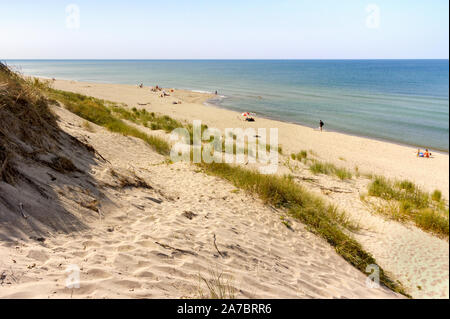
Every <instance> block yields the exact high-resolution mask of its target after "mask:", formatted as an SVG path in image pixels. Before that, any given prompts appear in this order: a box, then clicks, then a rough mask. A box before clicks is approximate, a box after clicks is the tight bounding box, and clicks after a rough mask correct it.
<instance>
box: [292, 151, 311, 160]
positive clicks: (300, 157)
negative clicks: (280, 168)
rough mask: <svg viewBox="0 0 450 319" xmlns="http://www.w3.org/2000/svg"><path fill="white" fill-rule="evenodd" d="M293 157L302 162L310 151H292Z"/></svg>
mask: <svg viewBox="0 0 450 319" xmlns="http://www.w3.org/2000/svg"><path fill="white" fill-rule="evenodd" d="M291 158H292V159H293V160H297V161H300V162H302V161H304V160H306V159H307V158H308V151H305V150H302V151H300V152H298V153H297V154H295V153H292V154H291Z"/></svg>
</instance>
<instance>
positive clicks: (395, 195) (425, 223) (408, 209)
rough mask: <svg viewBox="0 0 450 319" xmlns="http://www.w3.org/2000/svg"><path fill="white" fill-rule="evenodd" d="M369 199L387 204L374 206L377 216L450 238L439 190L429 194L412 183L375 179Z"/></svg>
mask: <svg viewBox="0 0 450 319" xmlns="http://www.w3.org/2000/svg"><path fill="white" fill-rule="evenodd" d="M368 195H370V196H374V197H378V198H381V199H383V200H385V202H384V203H382V204H381V205H374V207H375V208H376V209H375V210H376V211H377V212H378V213H381V214H383V215H386V216H389V217H390V218H392V219H395V220H398V221H413V222H414V223H415V224H416V225H417V226H418V227H420V228H422V229H423V230H427V231H431V232H433V233H436V234H440V235H444V236H448V235H449V213H448V208H446V205H445V202H444V201H443V200H442V193H441V192H440V191H438V190H435V191H434V192H433V193H432V194H429V193H426V192H424V191H422V190H421V189H420V188H419V187H418V186H417V185H415V184H414V183H412V182H410V181H407V180H403V181H397V182H393V181H390V180H388V179H386V178H384V177H380V176H376V177H374V179H373V181H372V182H371V183H370V184H369V186H368Z"/></svg>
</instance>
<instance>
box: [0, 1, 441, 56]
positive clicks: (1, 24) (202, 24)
mask: <svg viewBox="0 0 450 319" xmlns="http://www.w3.org/2000/svg"><path fill="white" fill-rule="evenodd" d="M71 3H73V4H76V5H77V6H78V8H79V9H80V16H79V17H80V19H79V22H80V23H79V28H77V27H76V24H75V28H68V27H67V23H66V18H67V13H66V6H67V5H69V4H71ZM369 4H376V5H377V7H378V8H379V20H377V21H379V23H378V24H377V23H376V24H375V27H374V25H373V24H370V21H374V20H373V19H372V20H370V17H368V16H369V15H371V14H372V16H371V17H372V18H373V11H372V13H370V12H366V8H367V6H368V5H369ZM448 11H449V4H448V1H447V0H429V1H424V0H395V1H394V0H387V1H385V0H369V1H362V0H341V1H336V0H317V1H313V0H288V1H285V0H278V1H265V0H252V1H245V0H241V1H235V0H226V1H225V0H224V1H220V2H218V1H214V0H202V1H196V0H191V1H187V0H186V1H184V0H178V1H176V0H172V1H164V0H159V1H152V0H149V1H137V0H136V1H133V0H129V1H113V0H111V1H84V0H71V1H67V2H66V1H50V0H40V1H21V0H15V1H8V0H0V59H22V58H39V59H64V58H74V59H87V58H94V59H183V58H185V59H202V58H210V59H214V58H217V59H238V58H243V59H251V58H255V59H265V58H269V59H270V58H274V59H283V58H289V59H326V58H336V59H352V58H445V59H448V56H449V40H448V38H449V19H448ZM367 19H369V20H370V21H369V26H371V27H368V22H367ZM375 20H376V19H375ZM71 21H73V20H71ZM71 26H74V25H73V24H71Z"/></svg>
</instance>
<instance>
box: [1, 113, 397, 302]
mask: <svg viewBox="0 0 450 319" xmlns="http://www.w3.org/2000/svg"><path fill="white" fill-rule="evenodd" d="M56 112H57V114H58V116H59V117H60V125H61V127H62V128H63V130H64V131H66V132H68V133H69V134H72V135H73V136H75V137H77V138H78V139H83V138H85V139H86V141H87V142H89V144H90V145H92V146H93V147H94V148H95V149H96V150H97V151H98V152H99V154H101V156H103V157H104V158H105V159H106V161H100V160H98V161H97V163H96V164H95V165H91V166H90V167H91V169H90V171H89V172H90V175H91V176H92V178H94V179H95V180H96V181H97V182H98V183H99V184H101V185H103V187H102V191H103V194H104V195H105V196H104V198H100V203H99V214H98V216H97V217H96V218H95V219H90V220H89V228H90V229H89V230H82V231H78V232H73V233H70V234H48V236H46V237H45V238H46V239H45V241H44V242H36V241H33V240H31V241H22V240H19V241H17V242H5V241H4V242H2V244H1V246H0V256H1V258H0V271H1V273H2V280H1V284H0V297H3V298H5V297H8V298H20V297H22V298H23V297H26V298H30V297H31V298H36V297H40V298H80V297H88V298H91V297H92V298H104V297H106V298H116V297H124V298H127V297H130V298H140V297H142V298H157V297H177V298H178V297H195V296H198V294H199V289H200V290H203V291H204V286H202V285H201V284H199V275H200V276H204V277H205V278H208V277H209V273H210V271H211V270H214V271H218V272H224V273H225V274H227V275H229V276H230V277H232V278H233V279H232V280H231V281H230V283H231V285H232V286H233V287H235V288H236V290H237V293H236V295H237V297H248V298H318V297H321V298H332V297H338V298H398V297H400V296H398V295H396V294H394V293H392V292H391V291H388V290H386V289H383V288H379V289H371V288H367V287H366V277H365V275H364V274H362V273H360V272H359V271H357V270H356V269H354V268H353V267H351V266H350V265H349V264H348V263H347V262H345V261H344V260H343V259H342V258H341V257H340V256H338V255H337V254H336V253H335V252H334V250H333V249H332V248H331V247H330V246H329V245H328V244H327V243H325V242H324V241H323V240H321V239H320V238H317V237H316V236H315V235H313V234H311V233H310V232H308V231H307V230H305V229H304V226H303V225H301V224H300V223H297V222H296V221H294V220H292V221H291V222H292V225H293V230H289V229H288V228H286V227H285V226H284V225H283V224H282V223H281V222H280V219H279V217H280V212H277V211H274V210H273V209H271V208H269V207H267V206H265V205H263V204H262V203H261V202H260V201H259V200H258V199H255V198H252V197H250V196H248V195H246V194H242V193H240V192H235V191H234V187H232V186H231V185H230V184H228V183H225V182H224V181H222V180H219V179H217V178H214V177H211V176H206V175H204V174H203V173H201V172H197V171H196V170H195V167H193V166H190V165H189V164H185V163H177V164H173V165H167V164H166V163H164V159H163V158H162V157H161V156H159V155H157V154H155V153H154V152H153V151H152V150H150V148H149V147H147V146H145V144H144V143H143V142H142V141H140V140H136V139H134V138H129V137H123V136H120V135H117V134H112V133H109V132H106V131H105V130H104V129H102V128H99V127H95V132H93V133H92V132H88V131H86V130H85V129H83V128H81V126H82V120H80V119H79V118H77V117H76V116H75V115H73V114H71V113H69V112H68V111H65V110H63V109H60V108H56ZM111 170H114V171H115V172H118V173H119V174H124V175H125V174H129V175H130V176H138V177H140V178H142V179H144V180H145V181H146V182H147V183H148V184H149V186H150V187H151V188H142V187H117V178H115V177H114V176H113V175H114V174H111ZM66 196H68V194H66V193H62V194H61V198H65V197H66ZM214 236H215V237H216V245H217V249H216V247H215V245H214ZM72 264H74V265H77V266H78V267H80V269H81V286H80V288H79V289H68V288H66V287H65V280H66V278H67V274H66V273H65V270H66V268H67V267H68V266H69V265H72Z"/></svg>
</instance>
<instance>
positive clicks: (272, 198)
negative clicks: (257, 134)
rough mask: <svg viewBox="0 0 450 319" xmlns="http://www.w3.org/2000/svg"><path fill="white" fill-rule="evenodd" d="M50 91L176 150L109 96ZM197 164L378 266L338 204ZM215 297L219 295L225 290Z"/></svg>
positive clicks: (355, 259) (108, 123)
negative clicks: (114, 107)
mask: <svg viewBox="0 0 450 319" xmlns="http://www.w3.org/2000/svg"><path fill="white" fill-rule="evenodd" d="M46 90H47V92H48V95H49V96H50V97H51V98H53V99H55V100H58V101H60V102H62V103H63V104H64V105H65V106H66V107H67V108H68V109H69V110H70V111H71V112H73V113H75V114H77V115H79V116H80V117H82V118H84V119H86V120H88V121H91V122H93V123H95V124H97V125H101V126H103V127H106V128H107V129H108V130H110V131H112V132H117V133H121V134H123V135H129V136H134V137H137V138H140V139H142V140H144V141H145V142H147V143H148V144H149V145H150V146H151V147H153V148H154V149H155V150H156V151H157V152H158V153H160V154H163V155H167V154H168V153H169V152H170V147H169V145H168V143H167V142H166V141H165V140H163V139H160V138H157V137H153V136H148V135H147V134H145V133H143V132H141V131H140V130H139V129H137V128H134V127H132V126H130V125H127V124H126V123H124V122H123V121H121V120H120V119H118V118H117V117H116V116H114V113H116V114H117V113H122V116H123V118H126V117H128V116H130V114H129V113H127V112H123V111H122V110H121V109H120V107H118V108H117V109H118V110H119V111H118V112H115V111H114V112H113V111H111V109H110V108H108V107H107V106H106V105H105V104H106V101H103V100H99V99H95V98H92V97H87V96H84V95H81V94H76V93H70V92H65V91H60V90H55V89H50V88H47V89H46ZM136 111H137V110H136ZM136 111H133V113H137V112H136ZM128 112H129V111H128ZM150 117H152V118H153V117H154V115H151V114H150ZM143 118H144V119H145V118H147V115H141V114H140V115H137V114H136V115H133V116H131V117H129V119H130V120H131V121H133V122H136V121H138V122H141V121H142V119H143ZM133 119H134V120H133ZM165 120H167V119H165ZM167 122H170V121H167ZM161 127H163V128H164V127H167V128H168V127H169V126H164V125H163V126H161ZM197 165H199V166H200V167H201V168H202V169H203V170H204V172H206V173H208V174H210V175H214V176H218V177H221V178H223V179H225V180H228V181H230V182H231V183H233V184H234V185H235V186H236V187H238V188H241V189H244V190H246V191H248V192H251V193H255V194H257V195H259V197H260V198H261V199H263V200H264V201H265V202H266V203H268V204H271V205H274V206H276V207H281V208H284V209H286V210H287V212H289V214H290V215H291V216H293V217H295V218H296V219H298V220H300V221H301V222H302V223H304V224H305V225H306V226H307V227H308V229H309V230H310V231H311V232H313V233H315V234H317V235H318V236H320V237H322V238H324V239H325V240H326V241H327V242H328V243H329V244H331V245H332V246H333V247H334V248H335V250H336V252H337V253H338V254H340V255H341V256H342V257H343V258H344V259H345V260H347V261H348V262H349V263H351V264H352V265H353V266H354V267H356V268H357V269H359V270H360V271H361V272H363V273H365V270H366V267H367V266H368V265H370V264H376V261H375V259H374V258H373V257H372V256H371V255H370V254H369V253H368V252H366V251H365V250H364V249H363V248H362V247H361V245H360V244H359V243H358V242H357V241H356V240H355V239H353V238H352V237H351V236H350V235H348V234H347V233H346V230H345V228H347V229H352V227H353V226H352V223H351V222H350V221H349V220H348V219H347V218H346V216H345V214H344V213H342V212H338V210H337V209H336V207H334V206H332V205H327V204H326V203H325V202H324V201H323V200H322V199H321V198H319V197H317V196H315V195H312V194H311V193H309V192H307V191H306V190H305V189H304V188H303V187H301V186H300V185H298V184H296V183H295V182H294V181H293V180H292V179H290V178H288V177H279V176H273V175H263V174H260V173H258V172H256V171H252V170H248V169H244V168H242V167H239V166H231V165H228V164H218V163H210V164H207V163H200V164H197ZM380 282H381V283H382V284H384V285H385V286H386V287H388V288H390V289H391V290H393V291H395V292H398V293H401V294H404V295H407V294H406V293H405V291H404V290H403V288H402V286H401V285H400V284H399V283H397V282H394V281H392V280H391V279H390V278H389V277H388V276H387V275H386V274H385V273H384V271H383V270H382V269H380ZM219 286H220V285H219ZM208 289H209V288H208ZM212 295H214V296H216V295H217V296H218V295H220V292H219V293H218V294H216V293H213V294H212Z"/></svg>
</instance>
